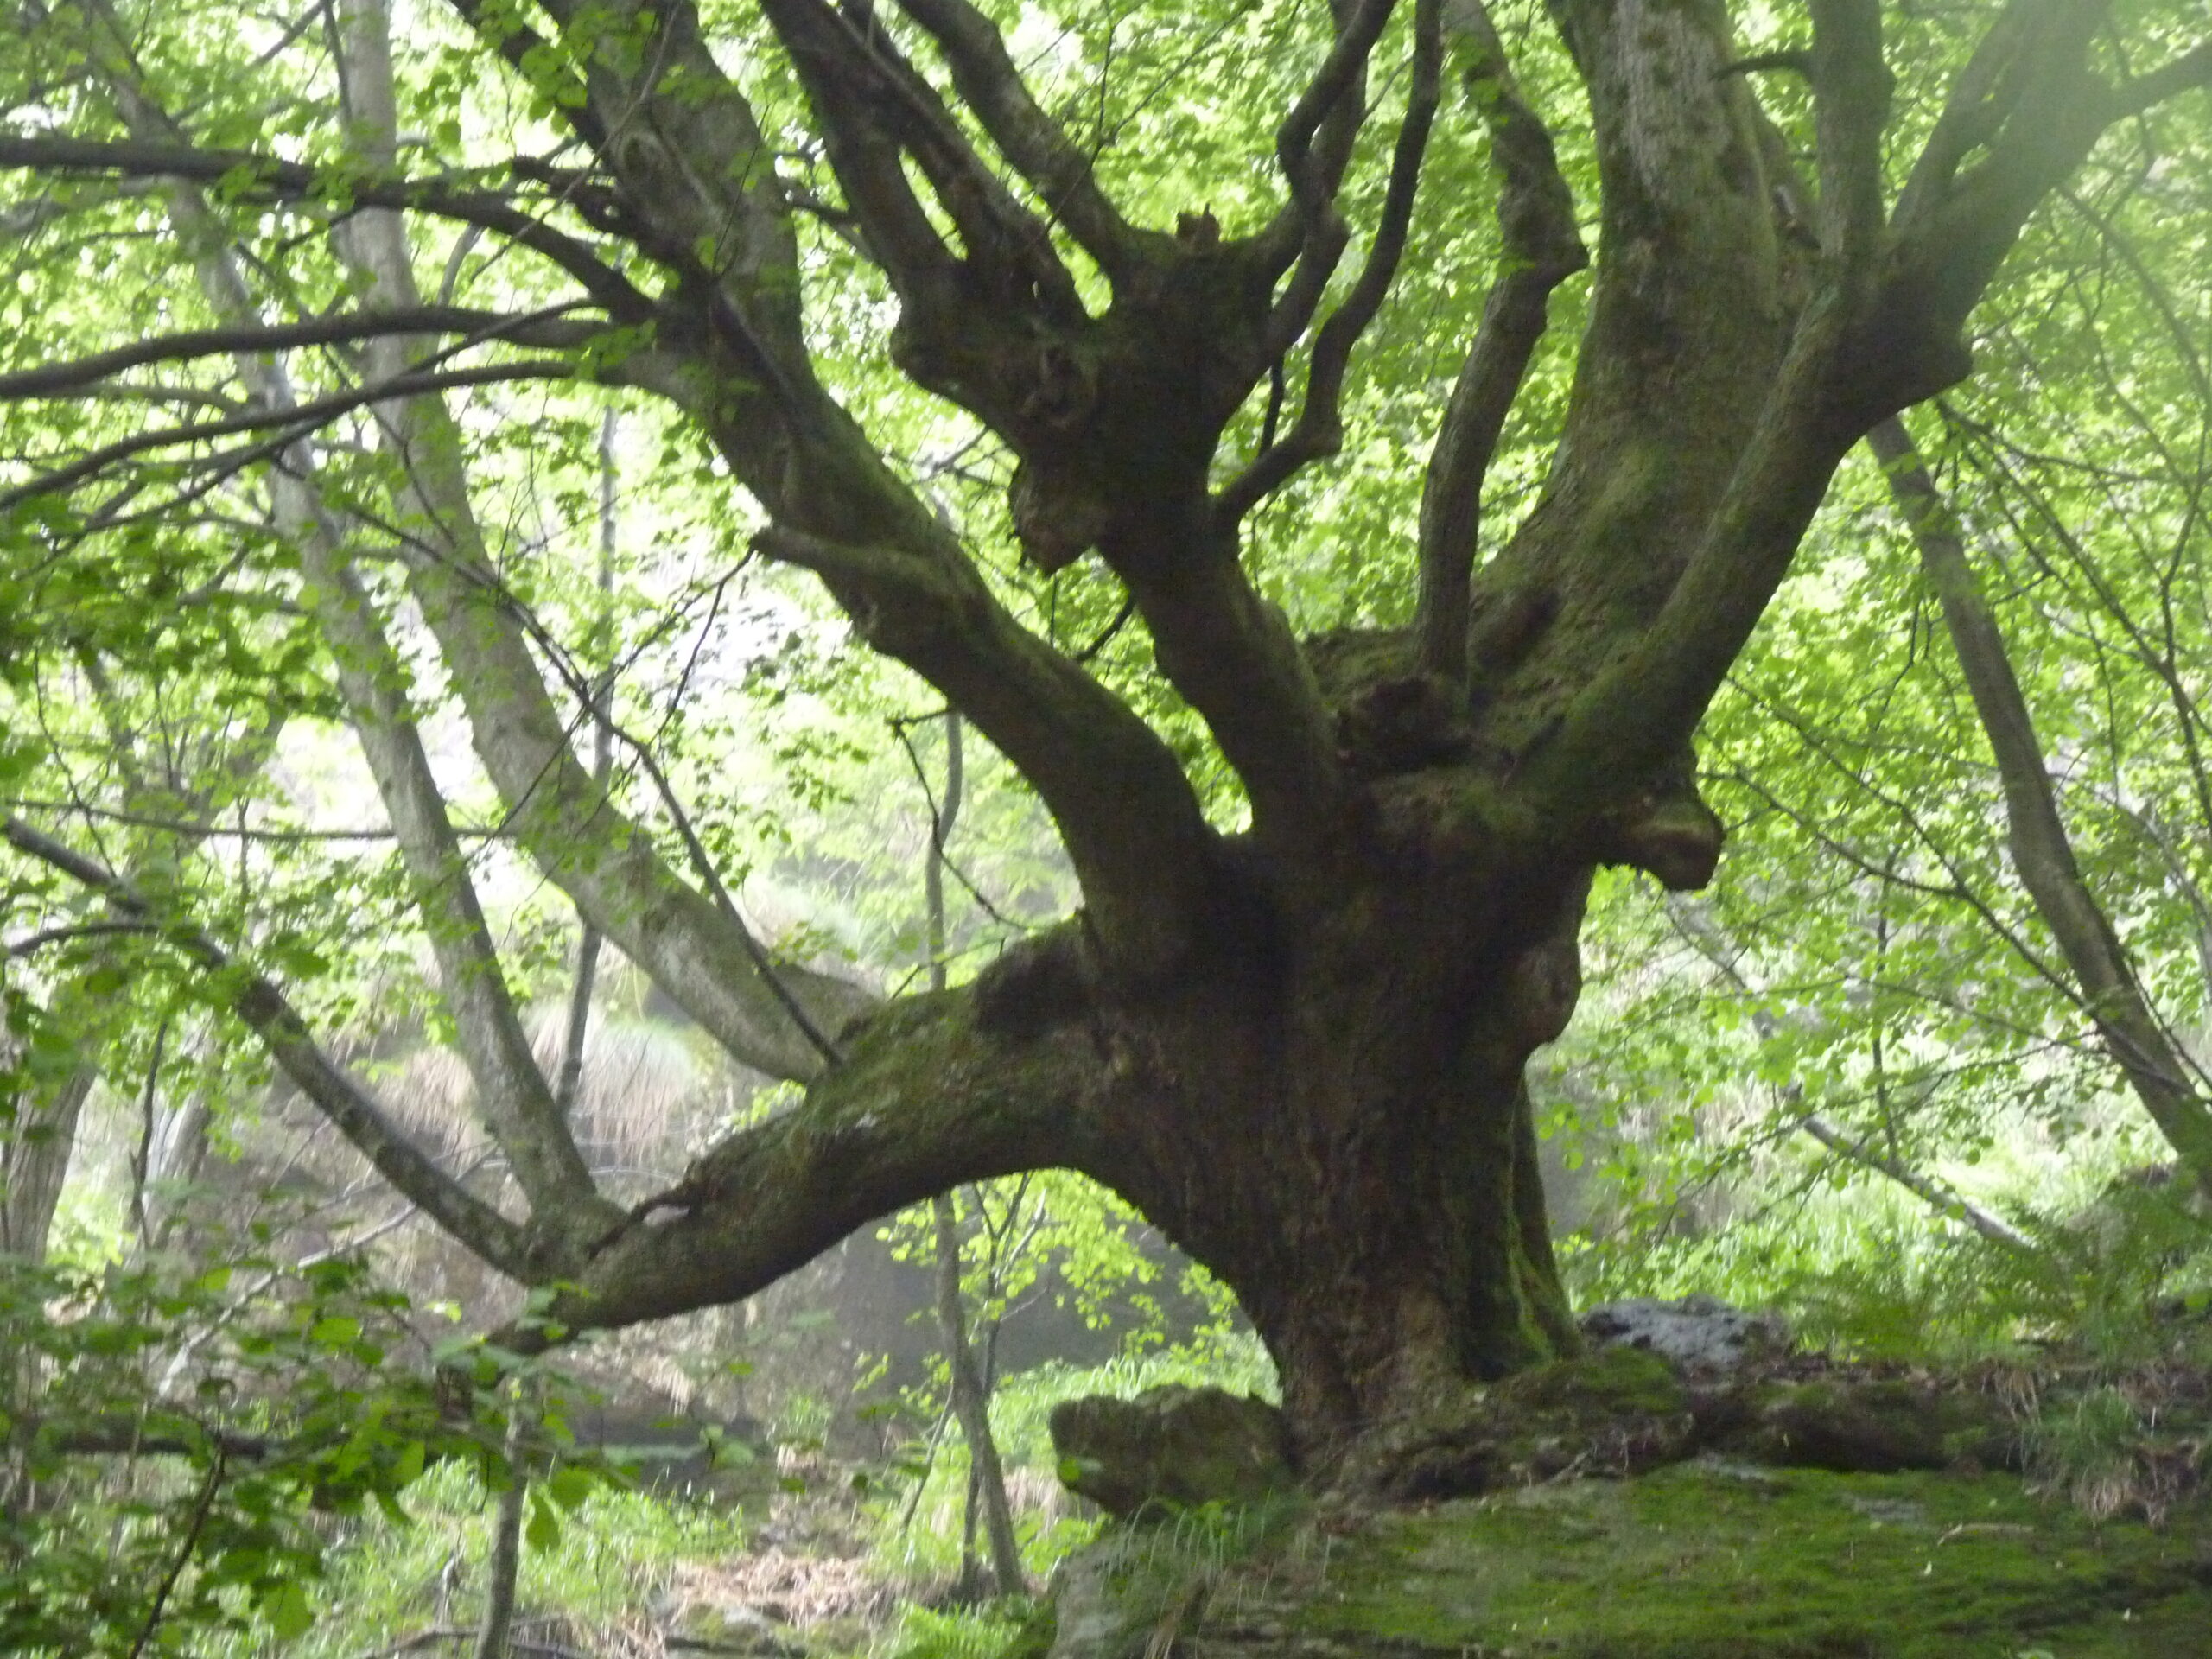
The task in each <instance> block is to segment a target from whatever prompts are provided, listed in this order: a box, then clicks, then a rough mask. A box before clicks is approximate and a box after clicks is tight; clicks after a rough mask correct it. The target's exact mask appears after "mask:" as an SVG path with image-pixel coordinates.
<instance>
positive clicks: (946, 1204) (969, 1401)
mask: <svg viewBox="0 0 2212 1659" xmlns="http://www.w3.org/2000/svg"><path fill="white" fill-rule="evenodd" d="M960 727H961V720H960V716H959V715H957V714H953V715H946V716H945V721H944V801H943V802H942V803H941V804H939V805H938V808H937V809H936V810H935V811H933V812H932V813H931V822H930V857H929V863H928V866H927V868H926V870H925V874H924V877H923V891H924V894H925V899H926V901H927V906H928V911H929V950H930V987H931V989H932V990H938V991H942V990H943V989H944V987H945V965H944V952H945V912H944V848H945V842H947V841H948V840H949V839H950V836H951V834H952V826H953V823H954V820H956V819H957V817H959V815H960V804H961V798H962V796H963V793H964V791H965V785H966V779H965V775H964V769H963V765H962V755H961V732H960ZM930 1219H931V1232H932V1235H933V1237H934V1240H935V1243H936V1247H937V1320H938V1332H939V1334H940V1336H941V1337H942V1338H943V1339H944V1357H945V1366H946V1370H947V1372H948V1374H949V1377H950V1383H949V1386H950V1390H951V1395H952V1410H953V1414H954V1416H956V1417H957V1418H958V1420H959V1422H960V1433H961V1436H962V1438H963V1439H964V1440H966V1441H967V1442H968V1471H969V1473H968V1492H967V1503H966V1504H965V1507H964V1512H963V1516H962V1521H961V1560H960V1576H961V1586H962V1588H963V1590H968V1589H970V1588H971V1587H972V1586H973V1583H974V1580H975V1577H976V1512H977V1510H978V1509H979V1508H980V1509H981V1510H982V1517H983V1521H984V1530H985V1532H986V1533H987V1534H988V1536H989V1538H990V1544H991V1575H992V1577H993V1578H994V1579H995V1580H996V1581H997V1584H998V1591H999V1593H1000V1594H1001V1595H1002V1596H1013V1595H1019V1594H1020V1593H1021V1592H1023V1591H1024V1590H1026V1589H1027V1587H1028V1581H1027V1576H1026V1575H1025V1574H1024V1573H1023V1572H1022V1570H1021V1544H1020V1540H1019V1539H1017V1538H1016V1537H1015V1536H1014V1511H1013V1508H1012V1506H1011V1505H1010V1504H1009V1503H1007V1496H1006V1475H1005V1471H1004V1470H1003V1469H1002V1468H1001V1465H1000V1463H999V1448H998V1442H997V1440H995V1439H994V1438H993V1436H992V1434H991V1396H990V1390H989V1389H988V1386H987V1385H986V1383H984V1380H983V1376H982V1372H981V1371H980V1370H978V1369H977V1367H976V1351H975V1347H974V1345H973V1344H971V1343H969V1340H968V1312H967V1307H966V1305H965V1303H964V1301H963V1298H962V1295H961V1290H960V1222H959V1216H958V1212H957V1210H956V1208H955V1206H954V1205H953V1201H952V1198H951V1196H950V1194H948V1193H942V1192H941V1193H939V1194H938V1196H937V1197H936V1198H932V1199H931V1201H930Z"/></svg>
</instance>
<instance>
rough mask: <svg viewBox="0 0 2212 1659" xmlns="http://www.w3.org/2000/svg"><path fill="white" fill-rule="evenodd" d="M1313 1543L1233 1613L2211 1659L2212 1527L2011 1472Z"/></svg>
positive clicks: (1538, 1503) (1708, 1496)
mask: <svg viewBox="0 0 2212 1659" xmlns="http://www.w3.org/2000/svg"><path fill="white" fill-rule="evenodd" d="M1300 1550H1301V1551H1302V1552H1303V1554H1302V1555H1301V1556H1300V1557H1299V1559H1296V1560H1293V1559H1288V1558H1285V1559H1278V1560H1274V1561H1272V1562H1270V1563H1268V1564H1267V1566H1266V1569H1265V1571H1266V1573H1267V1574H1268V1576H1267V1577H1266V1578H1264V1579H1261V1578H1257V1577H1255V1578H1254V1579H1253V1580H1251V1583H1250V1585H1249V1586H1247V1587H1248V1588H1251V1589H1253V1592H1254V1595H1255V1598H1256V1599H1257V1600H1259V1601H1268V1600H1272V1602H1273V1603H1274V1605H1273V1607H1272V1608H1266V1607H1262V1608H1258V1609H1257V1612H1256V1614H1255V1608H1254V1607H1253V1606H1247V1607H1246V1608H1245V1609H1243V1612H1242V1614H1241V1615H1240V1613H1239V1612H1238V1611H1237V1610H1236V1594H1235V1592H1234V1589H1233V1587H1232V1586H1223V1589H1222V1590H1221V1591H1219V1592H1217V1594H1216V1597H1215V1606H1216V1608H1217V1610H1218V1611H1217V1615H1216V1617H1217V1618H1224V1619H1226V1620H1227V1621H1228V1622H1229V1623H1230V1624H1236V1623H1238V1622H1242V1623H1243V1624H1245V1625H1246V1626H1247V1628H1250V1627H1251V1626H1252V1624H1253V1622H1254V1619H1255V1617H1256V1618H1257V1619H1258V1622H1259V1623H1260V1624H1262V1625H1264V1624H1271V1623H1275V1622H1281V1623H1283V1624H1286V1626H1287V1629H1288V1630H1292V1631H1294V1632H1296V1633H1297V1635H1298V1636H1299V1637H1300V1638H1301V1639H1306V1640H1318V1641H1320V1642H1323V1643H1326V1644H1327V1649H1330V1650H1334V1651H1338V1652H1344V1653H1351V1652H1372V1651H1374V1650H1375V1649H1376V1648H1377V1647H1379V1646H1381V1645H1383V1644H1386V1643H1395V1644H1398V1647H1397V1648H1394V1649H1393V1650H1394V1651H1396V1650H1401V1649H1404V1650H1409V1651H1413V1652H1421V1651H1427V1650H1430V1649H1433V1650H1435V1651H1437V1652H1440V1653H1446V1654H1452V1655H1460V1654H1472V1655H1490V1656H1503V1655H1505V1654H1508V1653H1510V1654H1512V1655H1515V1656H1522V1659H1534V1656H1539V1655H1542V1656H1560V1659H1600V1656H1603V1659H1754V1656H1757V1659H1829V1656H1836V1659H1841V1656H1851V1659H1975V1656H1985V1655H1986V1656H1989V1659H2013V1656H2016V1655H2018V1654H2021V1653H2024V1652H2032V1651H2036V1650H2042V1651H2044V1652H2048V1653H2050V1654H2053V1655H2056V1656H2062V1659H2178V1656H2182V1655H2187V1654H2194V1653H2202V1652H2206V1651H2208V1650H2212V1521H2208V1520H2207V1519H2206V1517H2204V1516H2202V1515H2201V1514H2199V1515H2196V1516H2193V1517H2184V1518H2183V1519H2182V1520H2181V1521H2180V1522H2177V1525H2176V1526H2175V1528H2174V1529H2172V1530H2171V1531H2169V1532H2165V1533H2154V1532H2152V1531H2151V1530H2149V1529H2146V1528H2144V1527H2141V1526H2139V1525H2135V1524H2133V1523H2126V1524H2107V1525H2106V1526H2103V1527H2101V1528H2100V1527H2097V1526H2095V1525H2093V1524H2092V1523H2091V1522H2088V1520H2087V1519H2086V1518H2084V1517H2083V1516H2081V1515H2080V1514H2079V1513H2078V1512H2075V1511H2073V1510H2068V1509H2064V1508H2062V1507H2057V1506H2050V1505H2045V1504H2043V1503H2037V1501H2035V1500H2032V1499H2031V1498H2029V1497H2026V1496H2025V1495H2024V1492H2023V1490H2022V1488H2021V1485H2020V1484H2019V1482H2018V1480H2015V1479H2012V1478H2008V1477H2004V1476H1972V1477H1966V1476H1959V1475H1950V1474H1936V1473H1910V1474H1893V1475H1878V1476H1869V1475H1839V1474H1832V1473H1827V1472H1823V1471H1814V1470H1789V1471H1769V1470H1764V1469H1758V1468H1754V1467H1751V1466H1750V1465H1733V1464H1726V1463H1720V1462H1715V1461H1712V1460H1700V1461H1698V1462H1694V1463H1689V1464H1684V1465H1677V1466H1675V1467H1673V1468H1669V1469H1667V1470H1663V1471H1660V1472H1658V1473H1656V1474H1653V1475H1649V1476H1647V1477H1644V1478H1641V1479H1638V1480H1634V1481H1626V1482H1613V1481H1582V1482H1573V1483H1568V1484H1560V1485H1552V1486H1541V1487H1534V1488H1529V1489H1527V1490H1524V1491H1518V1492H1513V1493H1508V1494H1502V1495H1499V1496H1496V1497H1489V1498H1484V1499H1479V1500H1474V1501H1471V1502H1465V1503H1450V1504H1445V1505H1442V1506H1440V1507H1438V1508H1436V1509H1434V1510H1427V1511H1401V1512H1395V1513H1389V1514H1383V1515H1380V1516H1374V1517H1372V1518H1370V1519H1369V1520H1366V1521H1365V1522H1363V1523H1361V1524H1360V1526H1359V1527H1358V1528H1357V1529H1356V1530H1354V1531H1353V1532H1351V1535H1349V1536H1347V1535H1344V1533H1343V1529H1338V1533H1336V1534H1334V1535H1329V1536H1328V1537H1326V1538H1325V1539H1314V1538H1308V1539H1306V1541H1304V1542H1303V1543H1302V1544H1301V1545H1300ZM1292 1554H1298V1552H1292ZM1289 1586H1294V1588H1289V1592H1288V1593H1286V1589H1287V1587H1289ZM1210 1622H1211V1620H1210ZM1229 1650H1234V1651H1249V1652H1252V1653H1255V1654H1256V1653H1261V1652H1272V1651H1274V1650H1275V1649H1272V1648H1264V1647H1262V1648H1250V1649H1229ZM1281 1650H1282V1651H1286V1652H1287V1651H1291V1650H1292V1649H1291V1648H1290V1647H1289V1646H1288V1645H1285V1646H1283V1647H1282V1649H1281ZM1298 1650H1299V1651H1301V1652H1302V1651H1307V1650H1309V1649H1298ZM1311 1650H1313V1651H1321V1650H1323V1649H1311Z"/></svg>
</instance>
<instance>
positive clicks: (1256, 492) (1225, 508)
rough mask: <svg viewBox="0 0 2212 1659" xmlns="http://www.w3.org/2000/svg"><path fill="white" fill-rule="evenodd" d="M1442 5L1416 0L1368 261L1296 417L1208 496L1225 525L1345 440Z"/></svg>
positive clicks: (1386, 276) (1417, 131)
mask: <svg viewBox="0 0 2212 1659" xmlns="http://www.w3.org/2000/svg"><path fill="white" fill-rule="evenodd" d="M1442 9H1443V0H1415V4H1414V48H1413V77H1412V85H1411V86H1410V87H1409V88H1408V92H1407V94H1406V113H1405V118H1404V120H1403V121H1402V123H1401V124H1399V128H1398V141H1397V144H1396V147H1395V149H1394V151H1393V152H1392V155H1391V158H1390V181H1389V186H1388V188H1386V190H1385V192H1384V194H1383V212H1382V215H1381V217H1380V218H1379V219H1377V221H1376V227H1375V239H1374V241H1373V242H1372V243H1371V244H1370V246H1369V248H1368V251H1367V262H1366V264H1363V266H1362V267H1361V268H1360V273H1359V276H1358V277H1357V280H1355V281H1354V283H1352V287H1351V293H1349V294H1347V295H1346V296H1344V303H1343V304H1341V305H1339V306H1338V308H1336V309H1335V310H1334V311H1332V312H1331V313H1330V314H1329V318H1328V321H1325V322H1324V323H1323V324H1322V325H1321V331H1320V334H1319V335H1318V336H1317V337H1316V338H1315V340H1314V342H1313V362H1312V364H1311V365H1310V366H1309V367H1308V368H1307V370H1306V401H1305V403H1304V404H1303V405H1302V406H1301V407H1300V410H1299V415H1298V420H1297V422H1296V423H1294V425H1293V426H1292V428H1291V429H1290V431H1289V432H1288V433H1287V434H1286V435H1284V436H1283V438H1282V439H1281V441H1280V442H1276V443H1273V444H1270V445H1268V447H1267V448H1264V449H1262V451H1261V452H1260V454H1258V455H1257V456H1255V458H1254V460H1253V461H1252V464H1251V465H1250V466H1249V467H1246V468H1245V469H1244V471H1243V473H1241V474H1238V475H1237V476H1236V478H1235V479H1233V480H1230V483H1229V484H1228V485H1227V486H1225V487H1224V489H1223V490H1222V492H1221V494H1220V496H1219V497H1218V498H1217V500H1216V501H1215V504H1214V516H1215V520H1216V522H1217V524H1218V525H1219V526H1220V528H1221V530H1222V531H1223V532H1224V533H1228V532H1230V531H1234V529H1235V527H1236V524H1238V523H1239V522H1240V521H1241V520H1242V519H1243V517H1244V515H1245V514H1246V513H1248V512H1250V511H1251V510H1252V509H1253V508H1254V507H1255V506H1256V505H1259V503H1260V502H1261V501H1262V500H1263V499H1265V498H1266V497H1267V496H1268V494H1269V493H1271V492H1272V491H1274V490H1275V489H1276V488H1277V487H1279V486H1281V484H1282V483H1283V482H1284V481H1285V480H1287V479H1288V478H1290V476H1291V475H1292V474H1294V473H1295V472H1297V471H1298V469H1299V468H1300V467H1304V466H1306V465H1307V464H1309V463H1310V462H1313V461H1318V460H1319V459H1320V458H1321V457H1322V456H1324V455H1332V454H1336V453H1337V451H1338V449H1340V448H1343V446H1344V418H1343V402H1344V372H1345V370H1346V369H1347V368H1349V367H1350V366H1351V353H1352V348H1353V347H1354V346H1357V344H1358V343H1359V337H1360V336H1361V335H1362V334H1364V333H1366V331H1367V326H1368V324H1370V322H1372V321H1374V320H1375V314H1376V312H1377V311H1379V310H1380V309H1382V307H1383V298H1384V296H1387V295H1388V294H1389V291H1390V284H1391V283H1392V281H1393V280H1394V279H1395V277H1396V276H1397V274H1398V262H1399V260H1400V259H1402V257H1404V255H1405V251H1406V238H1407V233H1408V230H1409V229H1410V228H1411V226H1412V222H1413V214H1414V200H1415V198H1416V197H1417V196H1418V194H1420V189H1421V161H1422V159H1423V157H1424V156H1427V153H1428V135H1429V131H1430V129H1431V128H1432V127H1433V125H1434V124H1435V120H1436V103H1437V87H1438V80H1439V65H1440V60H1441V58H1442V55H1443V31H1442V27H1441V22H1440V16H1441V12H1442Z"/></svg>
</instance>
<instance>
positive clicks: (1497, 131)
mask: <svg viewBox="0 0 2212 1659" xmlns="http://www.w3.org/2000/svg"><path fill="white" fill-rule="evenodd" d="M1459 16H1460V18H1461V19H1462V26H1463V27H1464V28H1465V31H1466V33H1467V34H1469V35H1471V36H1472V37H1473V43H1474V48H1475V60H1474V62H1473V63H1472V64H1471V65H1470V66H1469V68H1468V72H1467V82H1468V91H1469V92H1471V94H1472V96H1473V99H1474V101H1475V105H1476V107H1477V108H1478V110H1480V111H1482V116H1483V119H1484V123H1485V124H1487V125H1488V126H1489V128H1490V135H1491V160H1492V162H1494V164H1495V165H1496V167H1497V172H1498V199H1497V225H1498V232H1499V237H1498V241H1499V246H1498V256H1497V270H1498V274H1497V277H1496V278H1495V279H1494V280H1493V281H1492V283H1491V290H1490V295H1489V297H1488V298H1487V299H1485V300H1484V302H1483V315H1482V321H1480V323H1478V325H1477V327H1476V331H1475V340H1474V344H1473V346H1471V347H1470V348H1469V350H1468V353H1467V357H1466V360H1465V362H1464V363H1463V364H1461V365H1460V368H1459V378H1458V380H1457V381H1456V382H1455V383H1454V384H1453V385H1452V401H1451V403H1450V404H1448V405H1447V406H1446V410H1445V413H1444V421H1443V424H1442V426H1441V427H1440V429H1439V430H1438V433H1437V436H1436V447H1435V448H1434V449H1433V451H1431V453H1430V455H1429V461H1428V472H1427V477H1426V478H1425V479H1424V480H1423V481H1422V486H1421V542H1420V557H1421V578H1420V593H1419V597H1418V599H1417V600H1416V601H1415V606H1414V637H1415V640H1416V647H1417V651H1418V653H1419V660H1420V663H1421V667H1422V669H1424V670H1425V671H1427V672H1428V673H1431V674H1434V675H1438V676H1440V677H1442V678H1443V679H1445V680H1446V681H1447V682H1448V683H1455V684H1456V683H1462V682H1464V681H1465V678H1466V676H1467V624H1468V612H1467V601H1468V591H1469V587H1470V576H1471V572H1472V569H1473V566H1474V559H1475V549H1476V536H1477V532H1478V529H1479V527H1480V523H1481V518H1482V490H1483V480H1484V476H1485V475H1486V474H1488V472H1489V470H1490V463H1491V456H1492V455H1493V454H1495V453H1496V452H1497V440H1498V435H1499V434H1500V433H1501V432H1503V430H1504V427H1505V418H1506V416H1507V415H1508V414H1510V412H1511V410H1512V408H1513V403H1514V399H1515V398H1516V397H1517V396H1518V395H1519V393H1520V390H1521V383H1522V380H1523V378H1526V376H1527V374H1528V372H1529V359H1531V358H1533V357H1534V356H1535V350H1536V343H1537V341H1539V340H1541V339H1542V338H1543V333H1544V326H1545V321H1546V316H1547V314H1548V310H1549V307H1550V301H1551V293H1552V290H1553V289H1555V288H1557V287H1558V286H1559V284H1560V283H1562V282H1565V281H1566V280H1567V277H1571V276H1572V275H1573V274H1574V273H1575V272H1576V271H1578V270H1581V269H1582V268H1583V267H1584V266H1585V265H1586V264H1589V263H1590V255H1589V251H1588V250H1586V248H1584V246H1583V245H1582V238H1581V236H1580V234H1579V233H1578V232H1577V231H1576V229H1575V224H1574V198H1573V194H1572V193H1571V192H1570V191H1569V190H1568V188H1567V181H1566V179H1565V178H1564V177H1563V176H1562V175H1560V170H1559V158H1558V156H1557V153H1556V152H1555V151H1554V149H1553V146H1552V137H1551V133H1550V131H1549V130H1548V129H1547V128H1546V126H1545V125H1544V123H1543V121H1542V119H1541V118H1540V117H1539V116H1538V115H1537V114H1536V112H1535V110H1534V109H1533V108H1531V107H1530V105H1529V102H1528V100H1527V99H1524V98H1523V97H1522V95H1521V89H1520V87H1519V86H1517V85H1516V83H1515V81H1514V79H1513V73H1512V68H1511V66H1510V64H1509V63H1508V62H1507V60H1506V56H1505V48H1504V43H1503V41H1500V40H1499V39H1498V36H1497V29H1496V28H1495V27H1494V26H1493V25H1492V23H1491V18H1490V14H1489V12H1488V11H1487V10H1484V8H1483V7H1482V6H1480V5H1479V4H1473V3H1470V4H1468V5H1466V6H1464V7H1462V8H1460V9H1459Z"/></svg>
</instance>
